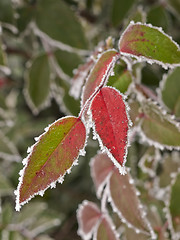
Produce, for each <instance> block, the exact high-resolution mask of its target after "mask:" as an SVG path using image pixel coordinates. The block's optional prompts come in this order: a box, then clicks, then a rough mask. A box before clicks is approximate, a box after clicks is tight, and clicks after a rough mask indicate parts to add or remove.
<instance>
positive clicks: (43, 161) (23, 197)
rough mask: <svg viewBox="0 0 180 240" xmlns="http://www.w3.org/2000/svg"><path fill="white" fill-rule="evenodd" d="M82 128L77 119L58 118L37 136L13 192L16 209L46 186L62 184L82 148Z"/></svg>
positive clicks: (83, 143)
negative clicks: (15, 189) (15, 196)
mask: <svg viewBox="0 0 180 240" xmlns="http://www.w3.org/2000/svg"><path fill="white" fill-rule="evenodd" d="M85 140H86V129H85V126H84V124H83V123H82V121H81V120H80V119H79V118H77V117H65V118H61V119H59V120H58V121H56V122H55V123H53V124H52V125H51V126H50V127H49V128H48V129H47V131H46V132H45V133H44V134H43V135H41V136H40V138H39V139H38V142H37V143H36V144H35V145H34V146H33V147H32V150H31V153H30V154H29V155H28V157H27V158H26V159H25V160H26V161H25V164H26V165H25V167H24V169H23V171H22V172H21V174H20V175H21V178H20V182H19V185H18V188H17V191H16V195H17V199H16V210H19V209H20V207H21V205H24V204H25V203H26V202H27V201H29V200H30V199H31V198H32V197H34V196H35V195H37V194H40V195H43V194H44V191H45V190H46V189H47V188H48V187H50V186H51V187H55V183H56V181H57V180H58V181H59V182H62V181H63V177H64V175H65V174H66V172H67V171H70V169H71V167H72V165H73V164H75V163H76V162H75V161H76V159H77V158H78V156H79V154H80V151H81V150H83V149H84V145H85Z"/></svg>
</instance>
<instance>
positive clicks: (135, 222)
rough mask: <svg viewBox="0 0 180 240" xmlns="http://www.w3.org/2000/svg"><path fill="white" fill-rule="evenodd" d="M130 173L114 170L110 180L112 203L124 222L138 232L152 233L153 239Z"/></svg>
mask: <svg viewBox="0 0 180 240" xmlns="http://www.w3.org/2000/svg"><path fill="white" fill-rule="evenodd" d="M133 183H134V181H133V179H132V178H131V176H130V174H129V173H127V174H126V175H121V174H119V172H118V171H117V169H116V170H115V171H114V173H113V174H112V176H111V178H110V182H109V190H108V191H109V194H110V203H111V205H112V207H113V210H114V211H115V212H117V214H118V215H119V217H120V218H121V220H122V221H123V222H125V223H126V224H127V226H128V227H131V228H133V229H135V230H136V231H137V232H142V233H145V234H150V233H151V237H152V239H153V237H154V233H153V231H152V229H151V227H150V224H149V223H148V221H147V219H146V217H145V212H144V210H143V209H142V205H141V204H140V202H139V199H138V197H137V190H136V189H135V187H134V184H133Z"/></svg>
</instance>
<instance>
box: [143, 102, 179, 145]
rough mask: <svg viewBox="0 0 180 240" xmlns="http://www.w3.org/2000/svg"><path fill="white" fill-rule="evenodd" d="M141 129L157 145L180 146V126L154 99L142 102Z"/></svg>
mask: <svg viewBox="0 0 180 240" xmlns="http://www.w3.org/2000/svg"><path fill="white" fill-rule="evenodd" d="M142 111H143V114H144V115H142V122H141V129H142V131H143V133H144V134H145V136H146V137H147V140H149V143H150V144H152V145H154V146H155V147H159V148H161V149H163V147H166V148H169V149H172V148H177V149H179V148H180V127H179V125H178V123H177V122H175V121H173V120H172V119H171V116H169V115H168V114H166V113H164V112H163V110H162V109H160V108H159V107H158V106H157V105H156V103H154V102H152V101H145V102H142Z"/></svg>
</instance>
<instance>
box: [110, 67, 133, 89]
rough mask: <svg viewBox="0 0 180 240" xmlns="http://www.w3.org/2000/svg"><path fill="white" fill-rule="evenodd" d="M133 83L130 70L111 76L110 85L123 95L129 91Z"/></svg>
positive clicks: (116, 71)
mask: <svg viewBox="0 0 180 240" xmlns="http://www.w3.org/2000/svg"><path fill="white" fill-rule="evenodd" d="M131 82H132V74H131V73H130V71H128V70H126V69H125V70H123V71H122V70H120V69H119V70H118V69H117V70H116V68H115V75H114V76H111V77H110V78H109V81H108V85H109V86H112V87H115V88H116V89H118V90H119V91H120V92H121V93H125V92H126V91H127V90H128V87H129V85H130V84H131Z"/></svg>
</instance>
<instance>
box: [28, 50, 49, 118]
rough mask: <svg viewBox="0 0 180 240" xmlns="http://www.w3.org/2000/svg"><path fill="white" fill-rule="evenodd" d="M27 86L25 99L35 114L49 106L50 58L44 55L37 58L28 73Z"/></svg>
mask: <svg viewBox="0 0 180 240" xmlns="http://www.w3.org/2000/svg"><path fill="white" fill-rule="evenodd" d="M25 76H26V81H27V84H26V85H27V86H26V89H25V97H26V100H27V103H28V105H29V106H30V108H31V109H32V111H33V113H35V114H37V113H38V112H39V110H40V109H42V108H43V107H44V106H45V105H47V100H48V97H49V91H50V68H49V62H48V56H47V55H46V54H42V55H40V56H38V57H37V58H35V59H34V60H33V62H32V63H31V66H30V68H29V69H27V72H26V75H25Z"/></svg>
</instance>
